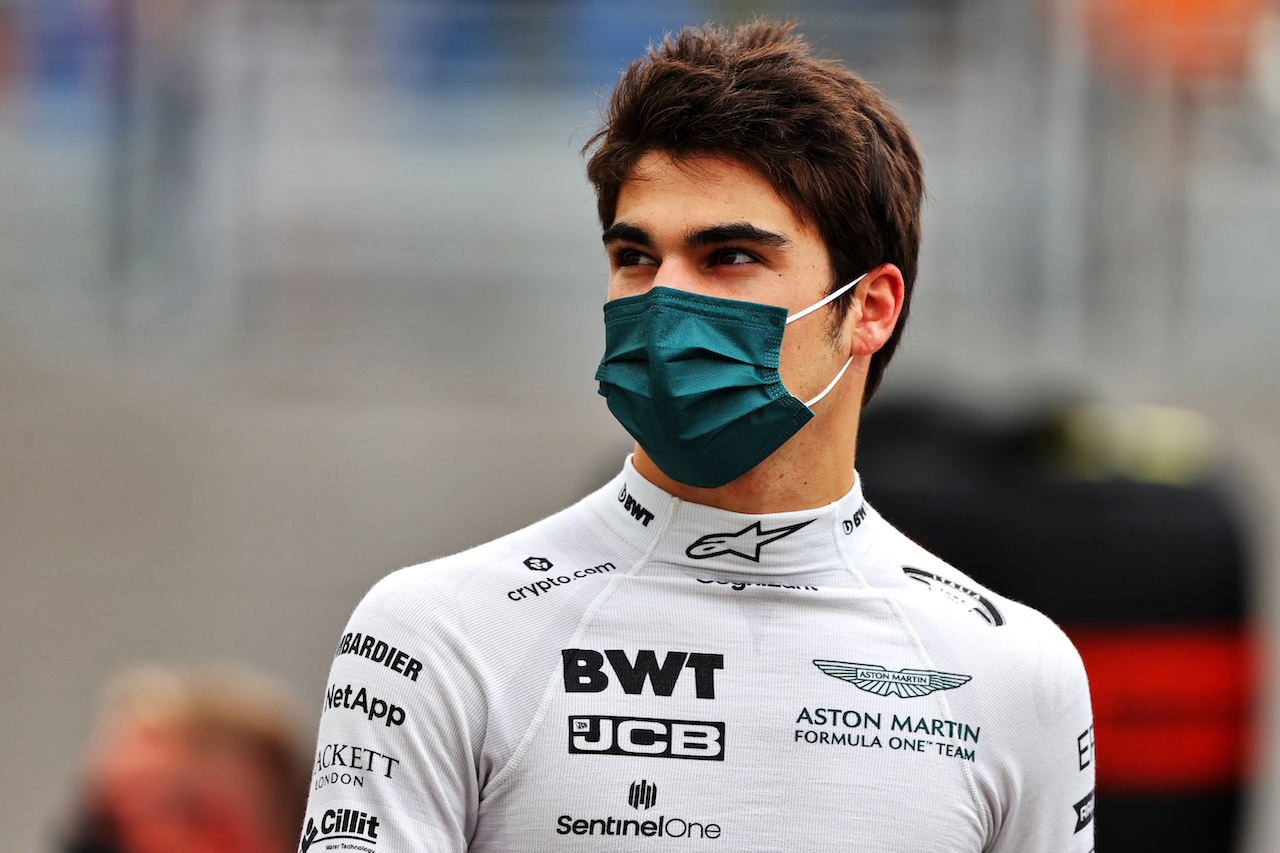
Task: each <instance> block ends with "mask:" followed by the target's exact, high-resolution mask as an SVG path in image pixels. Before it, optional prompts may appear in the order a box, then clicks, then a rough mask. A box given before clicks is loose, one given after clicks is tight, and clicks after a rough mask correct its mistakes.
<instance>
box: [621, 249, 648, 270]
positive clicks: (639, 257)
mask: <svg viewBox="0 0 1280 853" xmlns="http://www.w3.org/2000/svg"><path fill="white" fill-rule="evenodd" d="M613 260H614V263H616V264H617V265H618V266H620V267H636V266H648V265H652V264H655V263H657V261H655V260H654V259H653V258H651V257H649V256H648V255H646V254H645V253H644V252H641V251H639V250H637V249H619V250H618V251H616V252H614V253H613Z"/></svg>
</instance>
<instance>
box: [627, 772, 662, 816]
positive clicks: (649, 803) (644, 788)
mask: <svg viewBox="0 0 1280 853" xmlns="http://www.w3.org/2000/svg"><path fill="white" fill-rule="evenodd" d="M656 802H658V786H657V784H656V783H654V782H650V781H649V780H647V779H641V780H640V781H639V782H632V783H631V790H630V791H628V792H627V805H629V806H631V808H633V809H637V810H638V809H651V808H653V804H654V803H656Z"/></svg>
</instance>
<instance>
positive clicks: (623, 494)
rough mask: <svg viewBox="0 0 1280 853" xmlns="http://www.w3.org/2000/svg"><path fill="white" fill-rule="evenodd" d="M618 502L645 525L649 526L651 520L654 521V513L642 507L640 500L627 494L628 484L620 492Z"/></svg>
mask: <svg viewBox="0 0 1280 853" xmlns="http://www.w3.org/2000/svg"><path fill="white" fill-rule="evenodd" d="M618 503H620V504H622V508H623V509H625V510H626V511H627V512H629V513H631V517H632V518H634V519H635V520H636V521H638V522H640V523H641V524H642V525H644V526H645V527H648V526H649V522H651V521H653V513H651V512H649V510H647V509H645V508H644V507H642V506H641V505H640V501H638V500H636V499H635V498H634V497H633V496H631V495H629V494H627V487H626V486H623V487H622V491H620V492H618Z"/></svg>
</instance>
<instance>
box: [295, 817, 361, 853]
mask: <svg viewBox="0 0 1280 853" xmlns="http://www.w3.org/2000/svg"><path fill="white" fill-rule="evenodd" d="M378 823H379V821H378V819H377V818H376V817H374V816H373V815H371V814H368V813H366V812H362V811H356V810H355V809H329V810H328V811H326V812H325V813H324V815H323V816H322V817H321V818H320V825H319V826H316V819H315V818H313V817H309V818H307V828H306V829H304V830H303V831H302V843H301V844H299V845H298V853H307V851H308V850H310V849H311V845H313V844H315V843H316V842H318V841H332V840H334V839H335V838H341V839H346V840H351V841H363V842H365V843H366V844H370V845H375V846H376V845H377V843H378ZM321 833H324V834H323V835H321ZM343 846H344V847H350V848H351V849H355V850H368V849H370V848H369V847H365V846H356V845H343Z"/></svg>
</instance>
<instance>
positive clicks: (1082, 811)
mask: <svg viewBox="0 0 1280 853" xmlns="http://www.w3.org/2000/svg"><path fill="white" fill-rule="evenodd" d="M1072 808H1074V809H1075V810H1076V832H1079V831H1080V830H1082V829H1084V828H1085V827H1086V826H1088V825H1089V824H1090V823H1091V822H1092V821H1093V791H1090V792H1089V793H1088V794H1085V797H1084V799H1083V800H1081V801H1080V802H1078V803H1076V804H1075V805H1073V806H1072Z"/></svg>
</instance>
